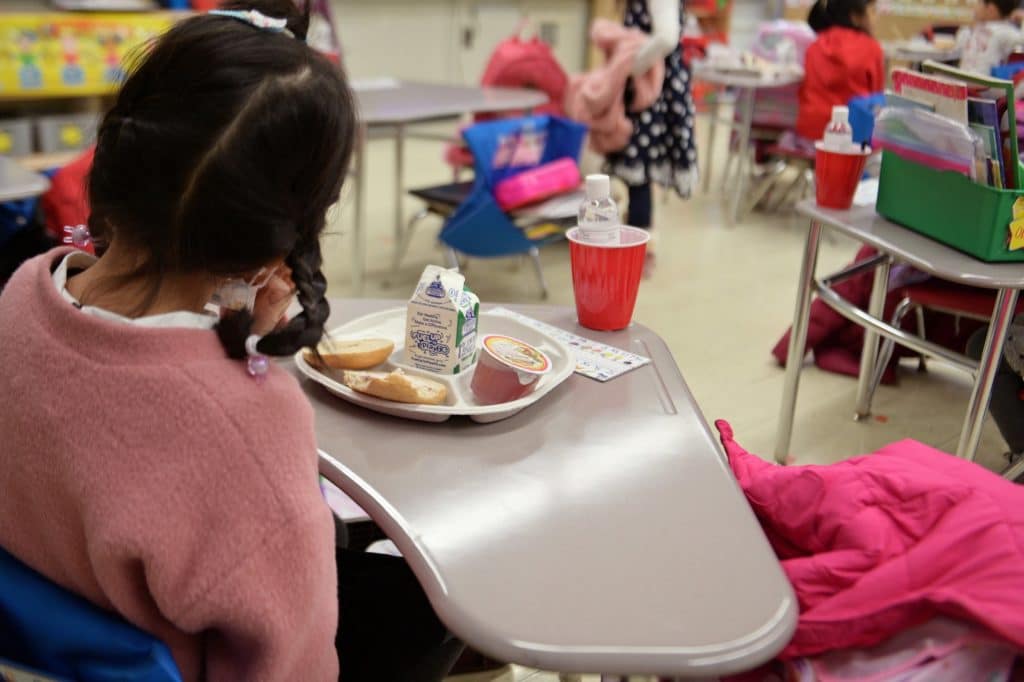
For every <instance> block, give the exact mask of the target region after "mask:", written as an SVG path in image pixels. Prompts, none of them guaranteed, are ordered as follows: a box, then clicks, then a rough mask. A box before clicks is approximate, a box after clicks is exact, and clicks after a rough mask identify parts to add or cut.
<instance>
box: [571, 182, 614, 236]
mask: <svg viewBox="0 0 1024 682" xmlns="http://www.w3.org/2000/svg"><path fill="white" fill-rule="evenodd" d="M579 218H580V219H579V235H580V239H581V240H582V241H585V242H588V243H590V244H618V243H619V226H620V221H619V207H618V206H616V205H615V202H614V201H613V200H612V196H611V180H610V179H609V178H608V176H607V175H588V176H587V198H586V200H585V201H584V202H583V203H582V204H580V214H579Z"/></svg>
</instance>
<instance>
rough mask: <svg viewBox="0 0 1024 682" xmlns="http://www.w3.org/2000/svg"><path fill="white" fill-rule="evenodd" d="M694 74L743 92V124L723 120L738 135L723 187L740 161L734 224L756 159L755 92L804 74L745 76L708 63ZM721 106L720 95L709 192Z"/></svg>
mask: <svg viewBox="0 0 1024 682" xmlns="http://www.w3.org/2000/svg"><path fill="white" fill-rule="evenodd" d="M693 77H694V78H696V79H698V80H702V81H705V82H707V83H711V84H713V85H718V86H720V87H722V88H734V89H736V90H738V91H739V95H738V98H737V100H736V104H737V105H738V106H739V107H740V120H739V123H737V122H736V121H735V117H734V118H733V119H730V120H728V121H721V122H723V123H725V124H726V125H728V126H729V130H730V131H732V132H735V133H736V135H737V136H738V140H737V143H738V144H737V147H736V150H735V154H736V157H735V159H733V158H730V159H729V162H728V163H727V165H726V173H725V178H724V179H723V183H722V186H723V187H727V188H728V184H729V178H730V175H729V172H728V171H729V168H730V167H731V166H732V163H733V161H735V163H736V172H735V175H734V176H732V177H734V178H735V179H734V181H733V186H732V187H731V188H728V191H729V194H727V195H726V196H727V197H728V199H729V201H730V204H731V208H730V210H729V218H730V220H731V222H732V223H734V224H735V223H736V221H737V220H738V218H739V211H740V203H741V202H742V199H743V195H744V194H745V192H746V185H747V181H748V180H749V176H750V172H751V169H752V166H753V160H752V159H751V154H750V131H751V128H752V127H753V125H754V94H755V93H756V92H757V91H758V90H761V89H769V88H783V87H786V86H788V85H794V84H796V83H799V82H801V81H802V80H803V79H804V77H803V73H802V72H798V71H771V72H765V73H762V74H760V75H757V76H755V75H744V74H740V73H735V72H731V71H720V70H718V69H715V68H714V67H711V66H709V65H708V64H707V63H706V62H697V63H695V64H694V66H693ZM720 108H721V103H720V102H719V98H718V97H716V98H715V104H714V107H713V109H712V111H711V128H710V130H709V132H708V152H707V153H706V154H705V155H704V156H705V157H706V158H707V161H706V162H705V168H704V189H705V191H707V190H708V189H709V188H710V187H711V170H712V162H711V160H712V157H713V156H714V154H713V153H712V149H713V147H714V144H715V133H716V131H717V128H718V123H719V122H720V120H719V116H720Z"/></svg>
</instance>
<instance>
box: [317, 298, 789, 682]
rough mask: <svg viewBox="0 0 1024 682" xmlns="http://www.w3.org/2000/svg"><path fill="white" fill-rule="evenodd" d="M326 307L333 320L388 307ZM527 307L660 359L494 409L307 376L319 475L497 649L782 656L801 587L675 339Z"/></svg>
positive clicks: (672, 669)
mask: <svg viewBox="0 0 1024 682" xmlns="http://www.w3.org/2000/svg"><path fill="white" fill-rule="evenodd" d="M331 305H332V317H331V322H330V325H331V326H334V325H337V324H340V323H342V322H344V321H346V320H349V319H352V318H354V317H357V316H360V315H364V314H367V313H369V312H372V311H375V310H380V309H381V308H382V307H386V305H387V304H386V303H382V302H380V301H377V302H370V301H340V300H332V301H331ZM516 309H518V310H519V311H521V312H523V313H525V314H528V315H531V316H533V317H536V318H538V319H542V320H544V321H546V322H548V323H551V324H556V325H559V326H562V327H565V328H567V329H570V330H573V331H577V332H578V333H581V334H584V335H586V336H588V337H591V338H597V339H599V340H601V341H604V342H607V343H611V344H615V345H617V346H620V347H623V348H628V349H631V350H633V351H635V352H638V353H642V354H645V355H647V356H648V357H651V358H652V359H653V361H654V362H653V365H651V366H647V367H643V368H641V369H638V370H635V371H633V372H631V373H629V374H627V375H624V376H622V377H619V378H617V379H615V380H613V381H611V382H609V383H607V384H600V383H596V382H594V381H592V380H590V379H586V378H584V377H581V376H578V375H574V376H572V377H571V378H570V379H569V380H568V381H567V382H566V383H565V384H564V385H562V386H560V387H559V388H558V389H556V390H555V391H554V392H553V393H551V394H550V395H548V396H547V397H546V398H545V399H544V400H543V401H541V402H539V403H537V404H536V405H534V406H532V407H530V408H528V409H527V410H525V411H524V412H522V413H520V414H519V415H517V416H515V417H513V418H511V419H508V420H506V421H502V422H498V423H495V424H489V425H480V424H475V423H472V422H470V421H468V420H464V419H453V420H451V421H450V422H445V423H443V424H424V423H421V422H412V421H405V420H401V419H397V418H393V417H387V416H384V415H380V414H376V413H373V412H369V411H366V410H364V409H362V408H359V407H356V406H354V405H350V404H349V403H347V402H344V401H342V400H341V399H339V398H337V397H335V396H333V395H331V394H330V393H328V392H327V391H326V390H324V389H322V388H321V387H320V386H319V385H318V384H315V383H313V382H310V381H308V380H302V383H303V387H304V389H305V390H306V392H307V395H308V396H309V398H310V400H311V402H312V404H313V407H314V409H315V411H316V429H317V439H318V442H319V444H320V448H321V469H320V472H321V473H322V474H323V475H324V476H326V477H327V478H328V479H330V480H331V481H332V482H334V483H335V484H336V485H338V486H339V487H340V488H341V489H342V490H343V491H344V492H345V493H346V494H348V495H349V496H350V497H352V499H354V500H355V501H356V503H358V504H359V506H360V507H362V508H363V509H365V510H366V511H367V512H368V513H369V514H370V516H371V517H372V518H373V519H374V521H376V522H377V523H378V524H379V525H380V526H381V528H382V529H383V530H384V531H385V533H387V535H388V537H390V538H391V539H392V540H393V541H394V543H395V544H396V545H397V546H398V549H399V550H400V551H401V552H402V554H403V555H404V556H405V558H406V559H407V561H408V562H409V565H410V566H411V567H412V570H413V571H414V572H415V574H416V576H417V578H418V579H419V581H420V583H421V584H422V585H423V587H424V589H425V591H426V593H427V596H428V597H429V598H430V601H431V603H432V604H433V606H434V609H435V610H436V611H437V613H438V615H439V616H440V617H441V620H442V621H444V623H445V624H446V625H447V626H448V627H449V628H450V629H451V630H452V631H453V632H454V633H455V634H456V635H458V636H459V637H460V638H462V639H463V640H465V641H466V642H467V643H468V644H469V645H470V646H472V647H474V648H475V649H478V650H480V651H482V652H484V653H486V654H488V655H490V656H493V657H495V658H497V659H499V660H503V661H509V662H513V663H520V664H523V665H528V666H531V667H535V668H541V669H545V670H555V671H559V672H567V673H568V672H601V673H609V674H662V675H683V676H692V677H707V676H713V675H719V674H727V673H731V672H736V671H742V670H747V669H750V668H753V667H755V666H757V665H759V664H760V663H761V662H763V661H766V660H769V659H771V658H772V657H773V656H774V655H775V654H776V653H777V652H778V651H779V650H780V649H781V648H782V647H783V646H784V645H785V644H786V642H788V641H789V639H790V637H791V636H792V633H793V631H794V628H795V625H796V617H797V604H796V600H795V598H794V595H793V592H792V590H791V588H790V585H789V583H788V581H787V580H786V578H785V575H784V574H783V572H782V569H781V566H780V565H779V563H778V561H777V560H776V558H775V555H774V554H773V552H772V550H771V547H770V546H769V545H768V542H767V540H766V538H765V536H764V534H763V533H762V531H761V528H760V526H759V525H758V523H757V520H756V519H755V517H754V515H753V513H752V512H751V509H750V507H749V505H748V504H747V502H746V500H745V499H744V497H743V493H742V492H741V491H740V489H739V487H738V486H737V485H736V482H735V479H734V478H733V476H732V473H731V472H730V470H729V467H728V465H727V463H726V462H725V460H724V456H723V454H722V452H721V449H720V447H719V445H718V443H717V439H716V438H715V437H714V436H713V435H712V434H711V432H710V430H709V429H708V425H707V423H706V422H705V420H704V417H703V415H701V413H700V410H699V409H698V407H697V405H696V404H695V403H694V400H693V396H692V395H691V394H690V391H689V389H688V388H687V386H686V383H685V382H684V381H683V377H682V376H681V375H680V373H679V369H678V367H677V366H676V363H675V360H674V359H673V358H672V354H671V353H670V352H669V350H668V348H667V347H666V346H665V344H664V342H663V341H662V340H661V339H660V338H659V337H658V336H657V335H656V334H654V333H653V332H652V331H650V330H648V329H646V328H644V327H642V326H639V325H634V326H633V327H631V328H630V329H628V330H626V331H622V332H617V333H613V334H599V333H595V332H591V331H587V330H579V329H578V328H577V326H576V322H575V314H574V313H573V312H572V311H570V310H568V309H564V308H554V307H542V306H516ZM399 617H400V614H399Z"/></svg>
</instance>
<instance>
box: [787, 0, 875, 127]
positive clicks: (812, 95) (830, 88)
mask: <svg viewBox="0 0 1024 682" xmlns="http://www.w3.org/2000/svg"><path fill="white" fill-rule="evenodd" d="M807 21H808V23H810V25H811V28H813V29H814V31H815V33H817V34H818V39H817V40H816V41H815V42H814V44H813V45H811V47H810V48H808V50H807V59H806V62H805V64H804V68H805V70H806V73H807V76H806V77H805V79H804V82H803V85H801V86H800V113H799V116H798V118H797V123H796V132H797V134H798V135H799V136H800V137H802V138H805V139H807V140H811V141H814V140H820V139H821V138H822V136H823V135H824V133H825V126H826V125H828V122H829V119H830V118H831V117H832V107H834V106H836V105H843V106H845V105H846V104H847V103H848V102H849V101H850V100H851V99H852V98H854V97H860V96H862V95H870V94H872V93H875V92H881V91H882V90H883V89H884V87H885V74H884V68H883V66H882V64H883V61H884V60H883V55H882V46H881V45H879V44H878V41H877V40H875V39H874V38H873V37H872V35H871V34H872V30H873V27H874V22H875V0H818V1H817V3H816V4H815V5H814V7H813V8H812V9H811V14H810V16H809V17H808V19H807Z"/></svg>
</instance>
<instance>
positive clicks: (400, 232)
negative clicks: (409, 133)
mask: <svg viewBox="0 0 1024 682" xmlns="http://www.w3.org/2000/svg"><path fill="white" fill-rule="evenodd" d="M404 177H405V126H404V125H402V124H398V125H397V126H395V245H394V254H393V259H394V260H395V261H397V260H398V257H399V256H398V250H399V248H401V245H402V241H403V239H404V237H405V222H404V220H403V218H404V214H403V213H402V200H403V199H404V198H405V187H404V186H403V179H404Z"/></svg>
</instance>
